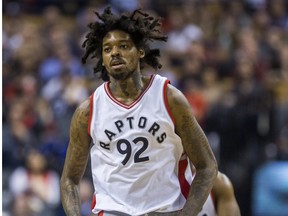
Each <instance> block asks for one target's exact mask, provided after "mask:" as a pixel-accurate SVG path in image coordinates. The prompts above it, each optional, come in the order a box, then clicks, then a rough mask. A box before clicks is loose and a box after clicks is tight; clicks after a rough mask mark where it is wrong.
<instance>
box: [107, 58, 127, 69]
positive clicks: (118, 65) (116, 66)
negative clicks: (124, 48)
mask: <svg viewBox="0 0 288 216" xmlns="http://www.w3.org/2000/svg"><path fill="white" fill-rule="evenodd" d="M124 63H125V62H124V61H122V60H119V59H117V60H112V61H111V63H110V67H111V68H113V69H119V68H121V67H122V66H124Z"/></svg>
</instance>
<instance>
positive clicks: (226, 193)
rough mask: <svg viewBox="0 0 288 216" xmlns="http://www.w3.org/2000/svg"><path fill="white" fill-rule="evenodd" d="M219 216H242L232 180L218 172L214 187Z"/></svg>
mask: <svg viewBox="0 0 288 216" xmlns="http://www.w3.org/2000/svg"><path fill="white" fill-rule="evenodd" d="M212 191H213V194H214V197H215V201H216V209H217V215H218V216H240V215H241V213H240V209H239V205H238V203H237V200H236V198H235V195H234V188H233V185H232V182H231V181H230V179H229V178H228V177H227V176H226V175H225V174H223V173H220V172H218V176H217V178H216V179H215V182H214V186H213V189H212Z"/></svg>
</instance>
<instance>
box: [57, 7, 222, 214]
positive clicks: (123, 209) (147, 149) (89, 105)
mask: <svg viewBox="0 0 288 216" xmlns="http://www.w3.org/2000/svg"><path fill="white" fill-rule="evenodd" d="M96 15H97V16H98V18H99V19H100V21H96V22H94V23H92V24H90V25H89V27H90V32H89V33H88V34H87V36H86V40H85V41H84V43H83V47H84V48H85V49H86V52H85V54H84V56H83V59H82V60H83V62H84V63H85V61H86V60H87V58H88V57H90V56H91V57H92V58H93V57H96V58H97V60H98V62H97V64H96V67H95V69H94V70H95V72H100V74H101V78H102V79H103V80H104V81H105V82H104V83H103V84H102V85H101V86H99V87H98V88H97V89H96V90H95V92H94V93H93V94H92V95H91V97H90V98H89V99H87V100H86V101H84V102H83V103H82V104H81V105H80V106H79V107H78V108H77V109H76V111H75V113H74V116H73V118H72V121H71V126H70V143H69V146H68V150H67V155H66V160H65V164H64V169H63V173H62V177H61V195H62V204H63V207H64V209H65V212H66V214H67V215H68V216H80V213H79V212H80V210H79V209H80V201H79V182H80V179H81V178H82V176H83V173H84V171H85V169H86V165H87V161H88V158H89V152H90V156H91V169H92V177H93V183H94V190H95V193H94V201H95V202H94V204H93V209H92V212H93V213H94V214H98V215H104V216H108V215H109V216H127V215H147V214H149V216H155V215H161V216H168V215H169V216H174V215H179V216H188V215H191V216H196V215H197V214H198V213H199V212H200V210H201V208H202V206H203V204H204V202H205V200H206V199H207V197H208V195H209V193H210V191H211V189H212V186H213V181H214V179H215V178H216V175H217V163H216V159H215V157H214V155H213V152H212V150H211V148H210V146H209V143H208V141H207V138H206V136H205V134H204V133H203V131H202V129H201V128H200V126H199V125H198V123H197V121H196V120H195V118H194V116H193V114H192V113H193V112H192V110H191V107H190V105H189V103H188V102H187V100H186V99H185V96H184V95H183V94H182V93H181V92H180V91H179V90H177V89H176V88H175V87H173V86H172V85H170V84H169V81H168V80H167V79H166V78H164V77H161V76H159V75H152V76H149V77H146V76H144V75H143V74H142V73H141V69H142V68H143V67H144V66H145V65H150V66H152V67H153V68H155V69H157V68H160V67H161V65H160V63H159V61H158V57H159V50H157V49H150V47H149V46H148V42H149V41H153V40H160V41H161V40H162V41H166V40H167V37H166V36H165V35H163V34H162V33H161V32H160V31H159V30H158V26H159V25H160V23H159V20H158V19H155V18H154V17H152V16H150V15H148V14H145V13H143V12H142V11H141V10H136V11H134V12H133V13H131V14H123V15H120V16H116V15H114V14H112V12H111V9H110V8H109V7H108V8H106V9H105V10H104V12H103V14H101V15H100V14H99V13H97V12H96ZM91 141H92V147H91V149H90V143H91ZM183 155H187V157H188V158H189V159H190V160H191V161H192V162H193V164H194V165H195V168H196V170H197V171H196V175H195V178H194V180H193V183H192V185H191V189H190V190H189V191H188V194H185V195H184V194H183V193H182V191H184V189H183V188H185V187H186V186H187V184H188V183H187V182H186V181H185V178H184V176H183V174H184V172H183V170H184V171H185V169H186V167H187V163H183V162H181V158H182V156H183ZM185 161H187V160H185ZM188 186H189V185H188Z"/></svg>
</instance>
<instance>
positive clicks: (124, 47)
mask: <svg viewBox="0 0 288 216" xmlns="http://www.w3.org/2000/svg"><path fill="white" fill-rule="evenodd" d="M120 48H121V49H127V48H128V45H126V44H121V45H120Z"/></svg>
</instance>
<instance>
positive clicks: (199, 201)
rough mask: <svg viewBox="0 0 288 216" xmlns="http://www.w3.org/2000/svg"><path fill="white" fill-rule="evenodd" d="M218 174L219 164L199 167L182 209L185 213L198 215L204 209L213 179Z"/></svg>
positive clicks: (192, 215)
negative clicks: (203, 167)
mask: <svg viewBox="0 0 288 216" xmlns="http://www.w3.org/2000/svg"><path fill="white" fill-rule="evenodd" d="M216 176H217V166H210V167H209V168H205V169H197V171H196V176H195V178H194V179H193V182H192V185H191V188H190V192H189V196H188V198H187V202H186V204H185V206H184V208H183V210H182V212H183V215H191V216H196V215H197V214H198V213H199V212H200V211H201V209H202V206H203V204H204V203H205V201H206V200H207V197H208V195H209V193H210V192H211V189H212V187H213V181H214V179H215V178H216Z"/></svg>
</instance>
